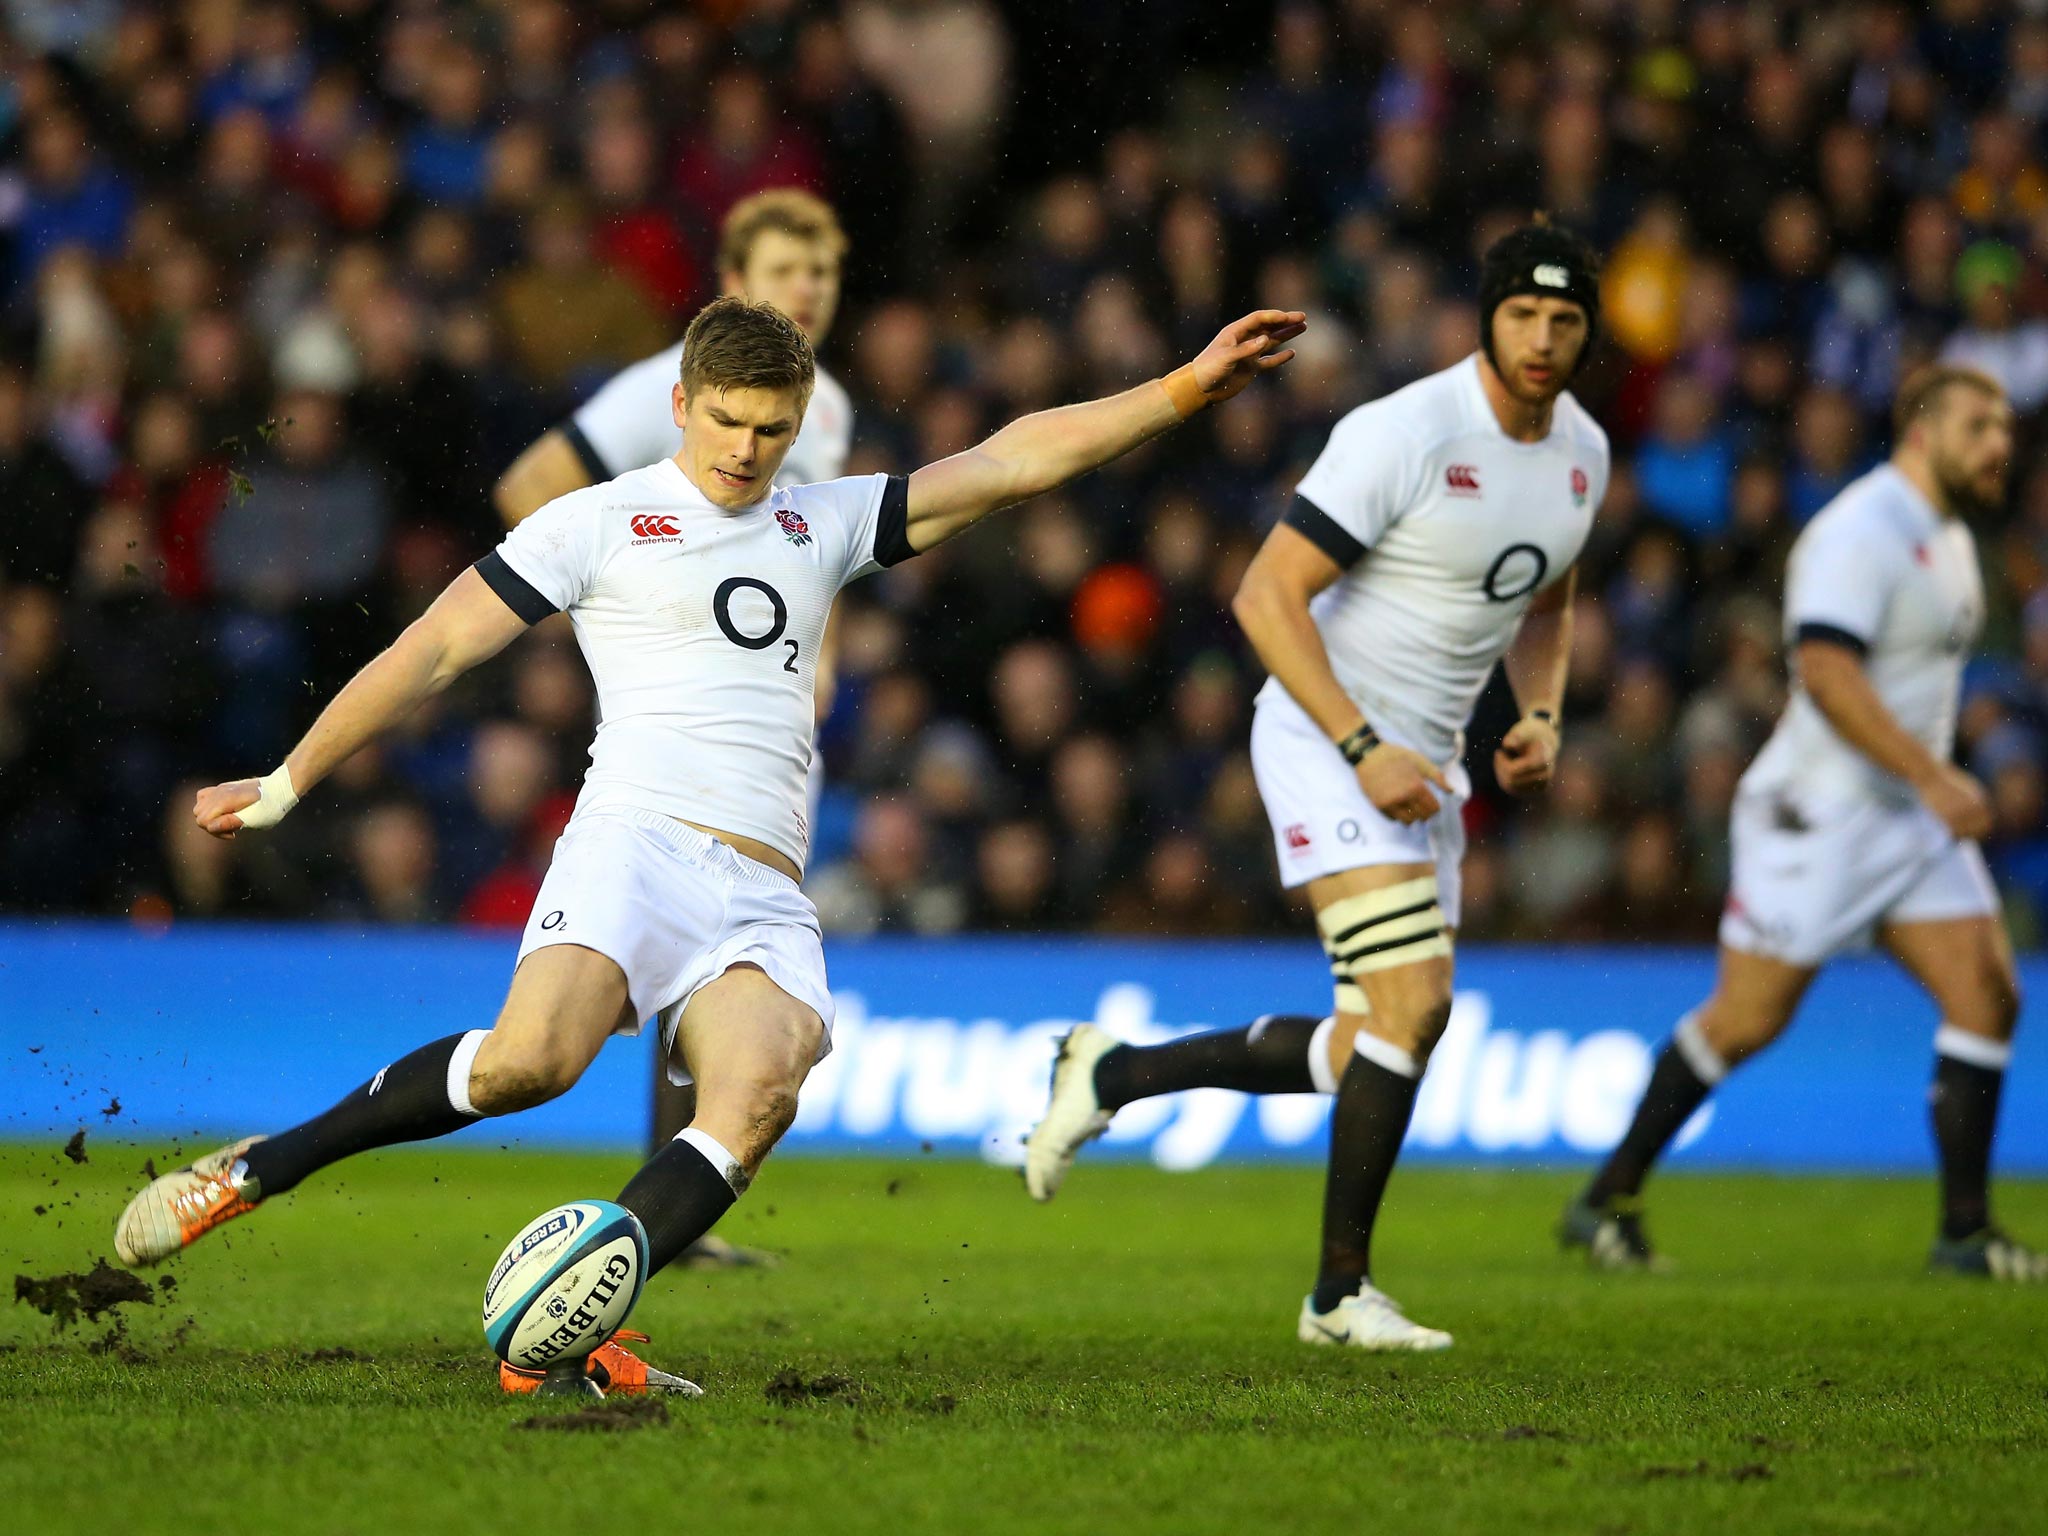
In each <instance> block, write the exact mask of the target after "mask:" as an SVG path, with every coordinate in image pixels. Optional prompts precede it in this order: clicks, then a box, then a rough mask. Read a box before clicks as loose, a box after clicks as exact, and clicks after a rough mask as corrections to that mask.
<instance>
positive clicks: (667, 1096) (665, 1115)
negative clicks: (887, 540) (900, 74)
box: [492, 187, 853, 1268]
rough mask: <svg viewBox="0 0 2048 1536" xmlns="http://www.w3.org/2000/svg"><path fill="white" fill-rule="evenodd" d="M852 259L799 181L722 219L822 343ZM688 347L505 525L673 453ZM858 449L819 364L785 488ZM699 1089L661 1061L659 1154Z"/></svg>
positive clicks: (823, 692)
mask: <svg viewBox="0 0 2048 1536" xmlns="http://www.w3.org/2000/svg"><path fill="white" fill-rule="evenodd" d="M845 258H846V234H845V232H844V231H843V230H842V229H841V228H840V225H839V216H838V215H837V214H836V213H834V212H833V211H832V207H831V205H830V204H829V203H827V202H825V201H824V200H823V199H822V198H819V197H816V196H814V195H812V194H811V193H809V192H806V191H804V190H803V189H802V188H799V187H776V188H772V189H770V190H769V191H766V192H757V193H755V194H754V195H753V196H752V197H747V198H742V199H741V200H740V201H739V202H737V203H735V204H734V205H733V207H732V211H731V212H730V213H728V214H727V215H726V216H725V223H724V225H723V227H722V228H721V230H720V232H719V239H718V278H719V286H720V288H721V289H722V290H723V291H724V292H726V293H728V294H737V295H739V296H740V297H743V298H749V299H753V300H755V301H757V302H759V303H765V304H773V305H774V306H775V307H776V308H777V309H779V310H781V311H782V312H783V313H784V314H786V315H788V316H789V317H790V319H792V320H794V321H795V322H796V323H797V324H798V325H799V326H800V327H802V329H803V333H804V334H805V335H806V336H807V337H809V338H810V342H811V346H812V348H813V349H816V348H818V347H821V346H823V345H824V344H825V337H826V334H827V333H828V332H829V331H830V330H831V329H832V321H833V318H834V317H835V316H836V315H837V314H838V311H839V278H840V271H841V267H842V264H843V263H844V261H845ZM682 361H683V343H682V342H681V341H677V342H676V344H675V345H674V346H672V347H669V348H666V349H665V350H663V351H660V352H657V353H655V354H654V355H653V356H652V357H648V358H643V359H641V361H639V362H637V363H634V364H633V365H632V366H631V367H629V368H625V369H622V370H620V372H618V373H617V374H615V375H614V376H613V377H612V378H611V379H610V380H609V381H607V382H606V383H605V384H604V385H603V387H601V388H600V389H599V390H598V391H597V393H596V394H594V395H592V396H591V397H590V398H589V399H588V400H586V401H585V402H584V403H583V404H582V405H581V406H580V407H579V408H578V409H577V411H576V413H575V414H574V415H572V416H571V417H570V418H569V419H568V420H567V421H565V422H563V423H562V425H561V426H559V427H556V428H554V429H553V430H551V431H549V432H545V433H543V434H542V435H541V436H540V437H539V438H538V439H536V440H535V441H534V443H533V445H532V446H531V447H529V448H528V449H527V450H526V451H525V452H524V453H522V454H521V455H520V456H519V457H518V458H517V459H516V460H514V461H513V463H512V467H511V468H509V469H507V470H506V471H505V473H504V474H503V475H502V476H500V477H499V480H498V483H497V485H496V487H495V488H494V489H493V491H492V500H493V501H494V502H495V503H496V504H497V508H498V513H499V515H500V516H501V517H503V518H504V520H505V523H506V525H507V526H508V527H516V526H517V525H518V524H519V522H520V521H521V520H522V519H524V518H526V517H527V516H529V515H531V514H532V513H533V512H535V511H537V510H539V508H540V507H541V506H542V505H543V504H545V503H546V502H548V501H551V500H553V499H554V498H555V497H557V496H564V495H567V494H568V493H569V492H570V491H573V490H577V489H580V488H581V487H583V486H586V485H594V484H596V483H597V482H598V481H601V480H609V479H611V478H612V477H613V476H614V475H620V474H623V473H625V472H626V471H627V470H629V469H638V468H639V467H640V466H642V465H643V464H652V463H653V462H654V461H655V460H657V459H665V458H667V457H668V456H669V455H670V454H672V453H674V452H675V451H676V441H677V437H678V435H679V432H678V428H677V426H676V422H675V416H674V414H673V412H672V411H671V410H670V406H669V395H670V392H671V391H672V390H673V389H674V388H675V382H676V378H677V375H678V374H679V373H680V371H681V369H682ZM852 447H853V403H852V402H851V401H850V400H849V399H848V398H847V395H846V391H845V390H844V389H843V388H841V387H840V384H839V382H838V380H836V379H834V378H833V377H832V376H831V375H830V374H828V373H827V372H826V371H825V370H824V369H823V368H822V367H821V368H819V369H818V370H817V384H816V386H815V387H814V389H813V391H812V395H811V404H810V408H809V409H808V410H807V411H805V412H804V421H803V430H802V431H801V432H799V433H798V434H797V438H796V441H795V442H794V443H792V444H790V446H789V454H788V456H787V457H786V458H784V460H783V461H782V468H781V469H780V470H778V471H777V472H776V483H777V484H779V485H811V484H815V483H817V482H819V481H822V480H837V479H838V478H839V477H840V476H841V475H843V474H845V473H846V456H847V454H848V452H849V451H851V449H852ZM836 657H837V648H836V647H835V646H834V644H833V637H832V634H831V632H830V631H829V630H828V631H827V633H826V636H825V639H824V641H823V642H822V643H821V645H820V648H819V655H818V659H817V698H818V718H819V719H821V720H822V719H823V718H824V717H825V716H826V715H827V714H829V713H830V712H831V709H832V695H833V693H834V691H835V690H834V672H835V668H834V665H833V663H834V661H835V660H836ZM813 764H814V766H813V771H812V775H811V784H810V795H811V807H812V809H813V810H815V809H816V808H817V797H818V793H819V790H820V787H821V786H820V782H819V774H818V770H817V768H816V766H815V765H816V758H815V757H814V758H813ZM691 1100H692V1091H691V1089H690V1088H689V1086H688V1085H687V1084H677V1083H674V1082H671V1081H670V1080H669V1075H668V1073H667V1072H666V1071H665V1070H664V1068H663V1064H662V1062H661V1060H660V1059H659V1058H658V1057H657V1058H656V1060H655V1062H654V1114H653V1125H652V1130H651V1135H650V1141H649V1148H648V1149H649V1151H650V1152H652V1151H657V1150H659V1149H660V1148H661V1147H662V1146H663V1145H664V1144H665V1143H667V1142H668V1141H670V1140H672V1139H673V1138H674V1136H675V1134H676V1132H677V1131H680V1130H681V1129H682V1128H683V1127H684V1126H686V1125H688V1124H689V1123H690V1114H691V1108H692V1103H691ZM686 1262H687V1263H688V1264H689V1265H690V1266H691V1267H693V1268H712V1267H719V1266H744V1265H752V1264H762V1263H769V1262H772V1259H771V1257H770V1256H769V1255H768V1254H766V1253H763V1252H761V1251H759V1250H757V1249H752V1248H744V1247H741V1246H739V1245H738V1244H735V1243H730V1242H727V1241H726V1240H725V1239H724V1238H720V1237H707V1238H705V1239H704V1241H703V1242H702V1243H700V1244H698V1245H697V1246H696V1247H695V1248H693V1249H691V1250H690V1252H689V1254H688V1255H687V1256H686Z"/></svg>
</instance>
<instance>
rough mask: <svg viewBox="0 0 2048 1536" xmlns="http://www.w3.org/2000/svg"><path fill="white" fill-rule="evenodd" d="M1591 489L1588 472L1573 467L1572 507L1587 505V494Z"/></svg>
mask: <svg viewBox="0 0 2048 1536" xmlns="http://www.w3.org/2000/svg"><path fill="white" fill-rule="evenodd" d="M1591 488H1592V487H1591V484H1590V483H1589V482H1588V481H1587V479H1586V472H1585V471H1584V470H1583V469H1581V468H1579V466H1578V465H1576V464H1574V465H1573V466H1572V505H1573V506H1575V507H1583V506H1584V505H1585V504H1586V492H1587V491H1588V490H1590V489H1591Z"/></svg>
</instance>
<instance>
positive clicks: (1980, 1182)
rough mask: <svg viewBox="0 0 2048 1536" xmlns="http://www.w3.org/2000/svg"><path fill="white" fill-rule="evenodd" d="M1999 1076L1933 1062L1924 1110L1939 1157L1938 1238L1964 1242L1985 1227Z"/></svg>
mask: <svg viewBox="0 0 2048 1536" xmlns="http://www.w3.org/2000/svg"><path fill="white" fill-rule="evenodd" d="M2004 1087H2005V1072H2004V1071H2003V1069H2001V1068H1998V1067H1985V1066H1977V1065H1974V1064H1972V1063H1970V1062H1967V1061H1958V1060H1956V1058H1955V1057H1953V1056H1949V1055H1945V1054H1944V1055H1940V1056H1936V1057H1935V1058H1934V1085H1933V1087H1932V1088H1931V1089H1930V1090H1929V1093H1928V1108H1929V1111H1930V1113H1931V1115H1932V1118H1933V1120H1934V1144H1935V1146H1936V1148H1937V1149H1938V1150H1939V1151H1940V1154H1941V1235H1942V1236H1943V1237H1945V1238H1949V1239H1951V1240H1955V1239H1959V1238H1965V1237H1969V1236H1970V1235H1971V1234H1973V1233H1976V1232H1981V1231H1983V1230H1984V1229H1985V1228H1986V1227H1988V1226H1990V1225H1991V1138H1992V1135H1993V1133H1994V1132H1995V1131H1996V1130H1997V1128H1998V1099H1999V1094H2000V1091H2001V1090H2002V1089H2003V1088H2004Z"/></svg>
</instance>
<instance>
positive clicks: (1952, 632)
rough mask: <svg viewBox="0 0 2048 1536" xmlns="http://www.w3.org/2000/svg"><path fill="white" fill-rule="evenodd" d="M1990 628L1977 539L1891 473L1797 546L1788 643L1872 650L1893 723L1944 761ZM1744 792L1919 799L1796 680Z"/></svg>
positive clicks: (1788, 583)
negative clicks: (1967, 671) (1970, 668)
mask: <svg viewBox="0 0 2048 1536" xmlns="http://www.w3.org/2000/svg"><path fill="white" fill-rule="evenodd" d="M1983 627H1984V582H1983V578H1982V576H1981V574H1980V573H1979V571H1978V568H1977V541H1976V540H1975V539H1974V538H1973V537H1972V536H1971V534H1970V530H1969V528H1968V527H1967V526H1966V525H1965V524H1964V523H1963V521H1962V519H1960V518H1955V517H1943V516H1942V515H1941V513H1940V512H1938V511H1937V510H1936V509H1935V508H1934V507H1933V506H1931V505H1929V503H1928V501H1927V498H1926V497H1924V496H1922V495H1921V494H1920V492H1919V490H1918V489H1917V488H1915V486H1914V485H1913V482H1912V481H1910V480H1908V479H1907V478H1906V477H1905V476H1904V475H1902V474H1900V473H1899V472H1898V470H1896V469H1894V468H1893V467H1892V466H1891V465H1889V464H1884V465H1880V466H1879V467H1878V468H1876V469H1873V470H1872V471H1871V472H1870V473H1869V474H1867V475H1864V476H1863V477H1862V478H1861V479H1858V480H1855V481H1852V482H1851V483H1850V484H1849V485H1848V486H1846V487H1845V488H1844V489H1843V490H1842V493H1841V494H1840V495H1838V496H1837V497H1836V498H1835V499H1834V500H1833V501H1831V502H1829V503H1828V504H1827V505H1826V506H1825V507H1823V508H1821V510H1820V511H1819V513H1817V514H1816V515H1815V517H1814V519H1813V521H1812V522H1810V523H1808V524H1807V525H1806V528H1805V530H1804V531H1803V532H1802V533H1801V534H1800V535H1799V539H1798V542H1797V543H1795V544H1794V545H1793V546H1792V559H1791V563H1790V565H1789V566H1788V567H1787V568H1786V573H1785V639H1786V643H1787V646H1788V647H1789V646H1792V645H1796V644H1797V643H1798V642H1799V641H1800V640H1801V639H1805V638H1820V639H1830V640H1838V641H1840V642H1841V643H1843V644H1844V645H1847V646H1849V647H1851V648H1852V649H1854V650H1857V651H1860V652H1862V653H1863V656H1864V666H1865V667H1866V668H1867V669H1868V673H1869V677H1870V682H1871V686H1872V687H1874V688H1875V689H1876V690H1877V694H1878V697H1879V698H1881V699H1883V700H1884V707H1885V708H1886V709H1888V710H1890V711H1891V714H1892V718H1893V719H1895V720H1897V721H1898V722H1899V724H1900V726H1902V727H1903V728H1904V729H1905V730H1907V731H1909V732H1911V733H1912V735H1913V736H1914V737H1915V738H1917V739H1918V740H1919V742H1920V743H1921V745H1923V746H1924V747H1926V748H1927V750H1928V751H1930V752H1932V753H1933V754H1934V755H1935V756H1936V757H1938V758H1941V759H1942V760H1944V761H1946V760H1947V758H1948V756H1949V754H1950V752H1951V751H1953V749H1954V747H1955V734H1956V709H1957V706H1958V704H1959V702H1960V700H1961V697H1962V691H1963V665H1964V663H1965V662H1966V661H1967V660H1968V659H1969V655H1970V650H1971V648H1972V647H1973V646H1974V645H1975V644H1976V642H1977V636H1978V635H1979V633H1981V632H1982V630H1983ZM1742 788H1743V790H1744V792H1745V793H1746V792H1749V791H1757V792H1762V793H1772V794H1777V795H1780V796H1789V797H1790V798H1792V799H1795V800H1797V801H1798V802H1799V803H1803V804H1812V805H1820V804H1838V803H1840V802H1842V801H1845V800H1866V801H1874V802H1876V803H1879V804H1884V805H1894V806H1907V805H1912V804H1914V803H1916V802H1917V800H1918V798H1919V797H1918V796H1917V795H1915V794H1914V792H1913V789H1912V786H1911V785H1909V784H1907V783H1906V782H1905V781H1904V780H1903V779H1900V778H1898V777H1897V776H1895V775H1893V774H1890V773H1887V772H1886V771H1885V770H1884V769H1882V768H1880V767H1878V765H1877V764H1876V763H1874V762H1872V761H1871V760H1870V759H1869V758H1867V757H1865V756H1864V755H1863V754H1862V753H1861V752H1859V751H1857V750H1856V749H1855V748H1854V747H1852V746H1850V745H1849V743H1847V742H1846V741H1844V740H1843V739H1842V738H1841V737H1840V736H1838V735H1837V734H1836V733H1835V728H1834V727H1833V726H1831V725H1829V724H1828V722H1827V717H1826V716H1825V715H1823V714H1822V713H1821V712H1820V707H1819V706H1818V705H1816V704H1815V703H1814V702H1813V700H1812V699H1811V698H1810V697H1808V695H1807V693H1806V690H1805V689H1804V688H1802V687H1800V686H1799V685H1798V681H1797V678H1796V677H1795V679H1794V682H1793V688H1792V698H1791V702H1790V703H1789V704H1787V705H1786V707H1785V714H1784V717H1783V718H1782V719H1780V720H1779V721H1778V728H1777V729H1776V730H1775V731H1773V732H1772V733H1771V739H1770V740H1769V741H1768V742H1766V743H1765V744H1764V749H1763V751H1761V752H1759V753H1758V754H1757V758H1756V761H1755V762H1754V763H1752V764H1750V767H1749V772H1748V773H1746V774H1744V775H1743V779H1742Z"/></svg>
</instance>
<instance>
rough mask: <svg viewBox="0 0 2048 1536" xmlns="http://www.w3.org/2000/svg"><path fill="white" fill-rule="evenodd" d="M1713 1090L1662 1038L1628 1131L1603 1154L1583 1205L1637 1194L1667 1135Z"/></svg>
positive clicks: (1667, 1142)
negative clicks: (1604, 1158)
mask: <svg viewBox="0 0 2048 1536" xmlns="http://www.w3.org/2000/svg"><path fill="white" fill-rule="evenodd" d="M1713 1091H1714V1090H1713V1085H1712V1084H1710V1083H1708V1082H1706V1081H1705V1080H1704V1079H1703V1078H1701V1077H1700V1075H1699V1074H1698V1073H1697V1072H1695V1071H1694V1070H1693V1068H1692V1063H1691V1062H1689V1061H1687V1060H1686V1059H1685V1054H1684V1052H1682V1051H1681V1050H1680V1049H1679V1048H1678V1045H1677V1043H1676V1042H1675V1041H1673V1042H1667V1043H1666V1045H1665V1047H1664V1052H1663V1054H1662V1055H1660V1056H1659V1057H1658V1058H1657V1065H1656V1067H1655V1068H1654V1069H1653V1070H1652V1071H1651V1073H1650V1082H1649V1086H1648V1087H1646V1088H1645V1089H1644V1090H1643V1099H1642V1102H1641V1103H1640V1104H1638V1105H1636V1116H1635V1119H1633V1120H1631V1121H1630V1122H1629V1127H1628V1133H1627V1134H1626V1135H1624V1136H1623V1137H1622V1138H1621V1141H1620V1143H1619V1144H1618V1145H1617V1146H1616V1147H1615V1149H1614V1150H1613V1151H1612V1152H1611V1153H1609V1154H1608V1157H1607V1163H1606V1165H1605V1166H1604V1167H1603V1168H1601V1170H1600V1171H1599V1172H1598V1173H1597V1174H1595V1175H1594V1176H1593V1182H1592V1183H1591V1184H1589V1185H1587V1186H1586V1195H1585V1199H1586V1203H1587V1204H1588V1205H1605V1204H1606V1203H1607V1202H1608V1201H1610V1200H1612V1199H1614V1198H1615V1197H1616V1196H1621V1197H1624V1198H1626V1197H1628V1196H1632V1195H1638V1194H1641V1193H1642V1188H1643V1180H1645V1179H1647V1178H1648V1177H1649V1176H1650V1170H1651V1168H1653V1167H1654V1166H1656V1162H1657V1159H1658V1158H1659V1157H1661V1156H1663V1155H1664V1149H1665V1148H1666V1147H1668V1146H1669V1145H1670V1144H1671V1138H1672V1137H1674V1136H1676V1135H1677V1134H1678V1132H1679V1128H1680V1127H1682V1126H1683V1125H1684V1124H1685V1122H1686V1121H1688V1120H1690V1119H1691V1118H1692V1116H1693V1111H1694V1110H1696V1109H1698V1108H1699V1107H1700V1106H1701V1105H1702V1104H1704V1103H1705V1102H1706V1101H1707V1095H1708V1094H1710V1093H1712V1092H1713Z"/></svg>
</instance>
